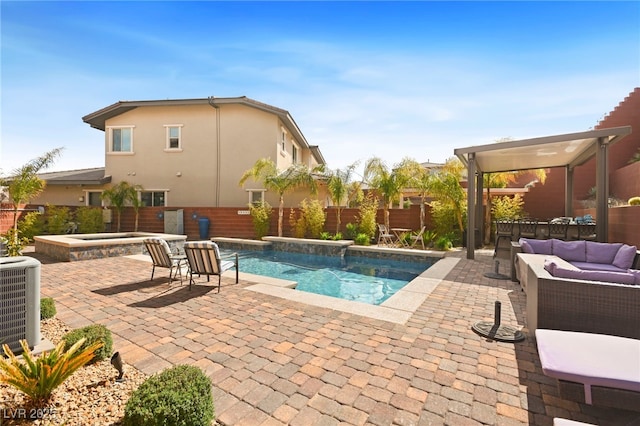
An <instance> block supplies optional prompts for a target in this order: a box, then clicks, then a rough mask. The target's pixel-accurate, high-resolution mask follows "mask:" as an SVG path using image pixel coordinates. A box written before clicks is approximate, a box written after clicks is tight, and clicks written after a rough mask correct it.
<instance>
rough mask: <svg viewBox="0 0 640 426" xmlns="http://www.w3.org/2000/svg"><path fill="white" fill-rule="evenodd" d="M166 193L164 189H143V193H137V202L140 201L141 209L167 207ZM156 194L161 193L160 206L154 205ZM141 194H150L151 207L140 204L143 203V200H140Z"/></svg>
mask: <svg viewBox="0 0 640 426" xmlns="http://www.w3.org/2000/svg"><path fill="white" fill-rule="evenodd" d="M168 192H169V191H167V190H166V189H156V190H153V189H145V190H143V191H138V200H140V204H141V205H142V207H167V205H168V204H167V198H168V197H167V196H168ZM156 193H162V197H163V202H164V203H163V204H162V205H156V204H155V194H156ZM142 194H151V205H149V204H142V203H143V199H142Z"/></svg>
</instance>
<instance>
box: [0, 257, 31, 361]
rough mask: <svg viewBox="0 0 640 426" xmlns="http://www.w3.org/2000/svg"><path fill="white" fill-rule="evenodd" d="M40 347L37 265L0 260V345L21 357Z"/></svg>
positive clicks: (27, 259)
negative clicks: (26, 348) (22, 343)
mask: <svg viewBox="0 0 640 426" xmlns="http://www.w3.org/2000/svg"><path fill="white" fill-rule="evenodd" d="M20 340H26V341H27V345H28V346H29V348H30V349H33V347H34V346H36V345H38V344H39V343H40V340H41V339H40V262H38V261H37V260H36V259H34V258H32V257H27V256H17V257H3V258H0V344H7V345H9V348H10V349H11V350H12V351H13V352H14V353H16V354H17V353H22V347H21V346H20Z"/></svg>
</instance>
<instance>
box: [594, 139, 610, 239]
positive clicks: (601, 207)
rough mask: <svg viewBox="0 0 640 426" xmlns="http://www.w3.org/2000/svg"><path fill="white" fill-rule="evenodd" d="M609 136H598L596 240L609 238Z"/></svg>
mask: <svg viewBox="0 0 640 426" xmlns="http://www.w3.org/2000/svg"><path fill="white" fill-rule="evenodd" d="M607 142H608V139H607V138H598V149H597V151H596V240H597V241H600V242H601V243H606V242H607V241H608V240H609V235H608V229H609V210H608V209H609V171H608V167H607V166H608V164H609V161H608V153H609V144H608V143H607Z"/></svg>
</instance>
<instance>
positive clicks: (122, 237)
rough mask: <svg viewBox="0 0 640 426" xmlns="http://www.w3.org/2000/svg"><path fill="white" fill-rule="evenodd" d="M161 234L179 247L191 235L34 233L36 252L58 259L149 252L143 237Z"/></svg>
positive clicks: (175, 246)
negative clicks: (35, 234) (37, 234)
mask: <svg viewBox="0 0 640 426" xmlns="http://www.w3.org/2000/svg"><path fill="white" fill-rule="evenodd" d="M148 237H158V238H162V239H164V240H166V241H167V242H168V243H169V246H170V247H171V250H173V251H175V250H176V249H177V248H178V246H181V245H182V244H183V243H184V241H185V240H186V239H187V236H186V235H176V234H159V233H153V232H109V233H100V234H71V235H42V236H36V237H34V240H35V248H36V253H42V254H45V255H47V256H49V257H52V258H54V259H56V260H62V261H66V262H74V261H76V260H89V259H102V258H105V257H116V256H129V255H132V254H142V253H144V252H145V250H144V243H143V240H144V239H145V238H148Z"/></svg>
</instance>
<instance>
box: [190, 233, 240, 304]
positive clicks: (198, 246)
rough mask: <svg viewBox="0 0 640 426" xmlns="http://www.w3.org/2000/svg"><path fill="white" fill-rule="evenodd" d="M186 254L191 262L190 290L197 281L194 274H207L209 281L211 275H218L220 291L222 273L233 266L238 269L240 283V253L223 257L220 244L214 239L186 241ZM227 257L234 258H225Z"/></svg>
mask: <svg viewBox="0 0 640 426" xmlns="http://www.w3.org/2000/svg"><path fill="white" fill-rule="evenodd" d="M184 254H185V255H187V262H188V263H189V272H188V274H189V290H191V285H192V284H194V283H195V281H194V280H193V274H197V275H198V276H200V275H206V276H207V281H209V278H210V277H211V275H217V276H218V293H220V284H221V279H222V273H223V272H224V271H226V270H228V269H231V268H235V270H236V284H238V253H232V254H230V255H228V256H224V257H222V256H220V249H219V248H218V245H217V244H216V243H214V242H213V241H191V242H186V243H184ZM225 258H231V259H232V260H223V259H225Z"/></svg>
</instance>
